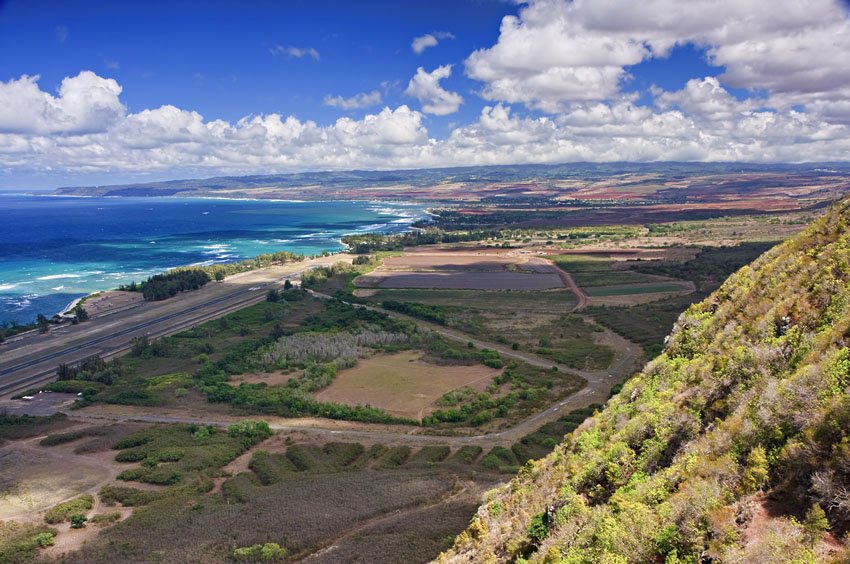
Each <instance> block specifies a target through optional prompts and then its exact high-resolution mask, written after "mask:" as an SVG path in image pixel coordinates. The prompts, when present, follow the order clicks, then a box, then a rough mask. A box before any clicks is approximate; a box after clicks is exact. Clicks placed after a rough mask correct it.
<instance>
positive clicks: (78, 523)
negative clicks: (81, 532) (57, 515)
mask: <svg viewBox="0 0 850 564" xmlns="http://www.w3.org/2000/svg"><path fill="white" fill-rule="evenodd" d="M86 521H88V519H87V518H86V516H85V515H83V514H82V513H77V514H75V515H71V528H72V529H83V528H85V526H86Z"/></svg>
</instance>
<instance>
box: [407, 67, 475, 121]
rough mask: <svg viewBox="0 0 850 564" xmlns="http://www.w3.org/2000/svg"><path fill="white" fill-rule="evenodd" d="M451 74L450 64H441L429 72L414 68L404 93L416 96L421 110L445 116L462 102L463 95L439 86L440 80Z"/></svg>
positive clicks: (456, 108)
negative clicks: (414, 70)
mask: <svg viewBox="0 0 850 564" xmlns="http://www.w3.org/2000/svg"><path fill="white" fill-rule="evenodd" d="M451 75H452V66H451V65H443V66H441V67H437V68H436V69H434V70H433V71H431V72H426V71H425V69H424V68H422V67H419V68H418V69H416V74H415V75H414V77H413V78H411V79H410V82H409V83H408V84H407V89H406V90H405V91H404V93H405V94H406V95H407V96H410V97H412V98H416V99H417V100H419V102H420V103H421V104H422V111H423V112H425V113H427V114H434V115H438V116H445V115H448V114H452V113H454V112H456V111H458V108H460V105H461V104H462V103H463V96H461V95H460V94H458V93H457V92H449V91H448V90H446V89H444V88H443V87H442V86H440V81H441V80H443V79H445V78H449V77H450V76H451Z"/></svg>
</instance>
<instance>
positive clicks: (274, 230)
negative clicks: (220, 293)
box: [0, 193, 426, 324]
mask: <svg viewBox="0 0 850 564" xmlns="http://www.w3.org/2000/svg"><path fill="white" fill-rule="evenodd" d="M425 215H426V214H425V212H424V210H423V209H422V208H421V206H411V205H407V204H404V203H386V202H288V201H268V200H226V199H212V198H76V197H59V196H32V195H16V194H2V193H0V324H9V323H29V322H31V321H33V320H34V319H35V317H36V316H37V315H38V314H39V313H42V314H44V315H46V316H48V317H50V316H52V315H53V314H55V313H59V312H60V311H62V310H63V309H64V308H65V307H66V306H67V305H68V304H69V303H70V302H72V301H73V300H74V299H76V298H79V297H82V296H85V295H88V294H90V293H92V292H95V291H98V290H107V289H111V288H115V287H117V286H118V285H120V284H126V283H129V282H131V281H133V280H135V281H140V280H143V279H145V278H147V277H148V276H151V275H153V274H156V273H159V272H163V271H165V270H168V269H169V268H173V267H176V266H184V265H192V264H214V263H224V262H233V261H238V260H242V259H246V258H251V257H254V256H256V255H258V254H262V253H269V252H274V251H291V252H295V253H304V254H307V255H310V254H319V253H321V252H322V251H339V250H341V249H342V248H343V245H342V244H341V242H340V238H341V237H342V236H343V235H347V234H354V233H365V232H380V233H396V232H402V231H406V230H408V229H409V227H410V224H411V223H413V222H414V221H416V220H417V219H419V218H421V217H424V216H425Z"/></svg>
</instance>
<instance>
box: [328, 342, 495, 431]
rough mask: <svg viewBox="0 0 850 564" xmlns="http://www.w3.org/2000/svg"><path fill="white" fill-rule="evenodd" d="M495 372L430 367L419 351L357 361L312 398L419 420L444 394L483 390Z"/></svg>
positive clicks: (430, 410) (432, 365) (480, 369)
mask: <svg viewBox="0 0 850 564" xmlns="http://www.w3.org/2000/svg"><path fill="white" fill-rule="evenodd" d="M499 372H500V371H499V370H496V369H493V368H488V367H486V366H483V365H475V366H439V365H436V364H430V363H428V362H425V361H423V360H422V353H421V352H413V351H405V352H401V353H396V354H389V355H377V356H373V357H371V358H367V359H365V360H361V361H360V362H358V363H357V366H355V367H354V368H349V369H346V370H343V371H341V372H340V373H339V374H338V375H337V377H336V379H335V380H334V381H333V383H332V384H331V385H330V386H328V387H327V388H325V389H324V390H322V391H321V392H319V393H318V394H316V398H317V399H319V400H321V401H331V402H337V403H343V404H346V405H366V404H368V405H371V406H374V407H379V408H381V409H383V410H384V411H386V412H387V413H390V414H392V415H396V416H399V417H411V418H415V419H421V418H422V417H423V416H425V415H427V414H429V413H431V412H432V411H433V404H434V402H435V401H436V400H437V399H439V398H440V397H441V396H443V394H445V393H446V392H449V391H451V390H454V389H456V388H460V387H463V386H469V387H472V388H474V389H478V390H483V389H484V388H486V387H487V385H489V384H490V382H492V380H493V378H494V377H495V376H497V375H498V374H499Z"/></svg>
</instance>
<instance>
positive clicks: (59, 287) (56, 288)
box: [50, 286, 65, 292]
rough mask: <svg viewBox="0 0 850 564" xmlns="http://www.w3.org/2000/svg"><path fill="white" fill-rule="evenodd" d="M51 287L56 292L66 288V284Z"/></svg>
mask: <svg viewBox="0 0 850 564" xmlns="http://www.w3.org/2000/svg"><path fill="white" fill-rule="evenodd" d="M50 289H51V290H53V291H54V292H58V291H59V290H64V289H65V286H56V287H55V288H50Z"/></svg>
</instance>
